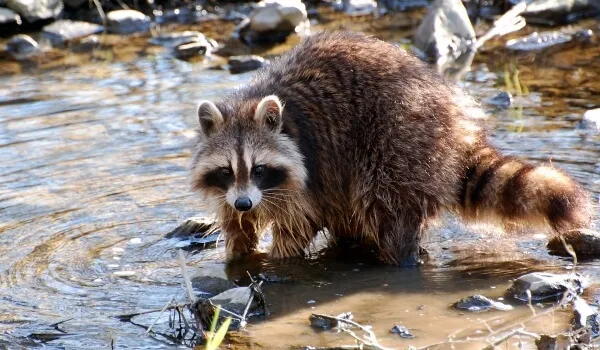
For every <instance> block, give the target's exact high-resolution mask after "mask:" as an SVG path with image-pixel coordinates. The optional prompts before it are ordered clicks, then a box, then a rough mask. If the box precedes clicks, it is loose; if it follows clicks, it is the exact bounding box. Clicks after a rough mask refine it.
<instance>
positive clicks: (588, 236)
mask: <svg viewBox="0 0 600 350" xmlns="http://www.w3.org/2000/svg"><path fill="white" fill-rule="evenodd" d="M562 236H563V238H564V239H565V242H566V243H567V244H570V245H571V247H573V250H574V251H575V254H576V255H577V257H579V258H597V257H599V256H600V233H598V232H594V231H590V230H585V231H577V232H569V233H565V234H563V235H562ZM547 248H548V250H550V252H552V253H553V254H556V255H562V256H570V254H569V252H567V250H566V249H565V246H564V244H563V243H562V240H561V239H560V237H559V236H556V237H552V238H551V239H550V241H548V245H547Z"/></svg>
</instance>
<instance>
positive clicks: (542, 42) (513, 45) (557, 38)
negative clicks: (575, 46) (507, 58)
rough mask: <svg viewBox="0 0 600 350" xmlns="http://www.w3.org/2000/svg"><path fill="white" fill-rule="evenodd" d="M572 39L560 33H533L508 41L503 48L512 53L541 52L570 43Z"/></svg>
mask: <svg viewBox="0 0 600 350" xmlns="http://www.w3.org/2000/svg"><path fill="white" fill-rule="evenodd" d="M572 39H573V37H572V36H571V35H569V34H565V33H561V32H556V31H554V32H542V33H538V32H533V33H531V34H529V35H528V36H526V37H523V38H517V39H511V40H508V41H507V42H506V44H505V47H506V48H507V49H509V50H512V51H535V50H543V49H547V48H549V47H552V46H557V45H562V44H566V43H568V42H570V41H571V40H572Z"/></svg>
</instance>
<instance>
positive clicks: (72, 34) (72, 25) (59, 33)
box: [42, 20, 104, 46]
mask: <svg viewBox="0 0 600 350" xmlns="http://www.w3.org/2000/svg"><path fill="white" fill-rule="evenodd" d="M103 30H104V27H103V26H101V25H98V24H93V23H88V22H81V21H71V20H59V21H56V22H54V23H52V24H49V25H47V26H45V27H44V28H43V29H42V34H43V35H44V37H46V38H48V39H49V40H50V42H51V43H52V45H54V46H57V45H62V44H64V43H66V42H69V41H72V40H75V39H80V38H83V37H86V36H89V35H92V34H97V33H100V32H102V31H103Z"/></svg>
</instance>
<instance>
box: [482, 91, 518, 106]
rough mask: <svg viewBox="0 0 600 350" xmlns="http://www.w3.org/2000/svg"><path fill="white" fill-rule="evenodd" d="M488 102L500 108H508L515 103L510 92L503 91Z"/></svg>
mask: <svg viewBox="0 0 600 350" xmlns="http://www.w3.org/2000/svg"><path fill="white" fill-rule="evenodd" d="M486 103H487V104H490V105H492V106H496V107H500V108H508V107H510V106H512V104H513V97H512V94H511V93H510V92H506V91H502V92H500V93H499V94H498V95H496V96H494V97H492V98H490V99H488V100H486Z"/></svg>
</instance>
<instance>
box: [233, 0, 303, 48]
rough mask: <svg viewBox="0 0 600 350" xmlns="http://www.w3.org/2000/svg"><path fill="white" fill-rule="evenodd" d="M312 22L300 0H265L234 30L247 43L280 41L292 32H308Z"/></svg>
mask: <svg viewBox="0 0 600 350" xmlns="http://www.w3.org/2000/svg"><path fill="white" fill-rule="evenodd" d="M309 26H310V23H309V21H308V15H307V12H306V6H305V5H304V4H303V3H302V1H300V0H265V1H262V2H260V3H259V5H258V7H257V8H255V9H254V10H253V11H252V12H251V13H250V15H249V16H248V18H247V19H246V20H244V21H242V22H241V23H240V24H238V26H237V27H236V29H235V30H234V34H233V37H234V38H240V39H242V40H243V41H244V42H246V43H278V42H282V41H284V40H285V38H287V36H289V35H290V34H291V33H294V32H296V33H300V32H306V30H307V29H308V27H309Z"/></svg>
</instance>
